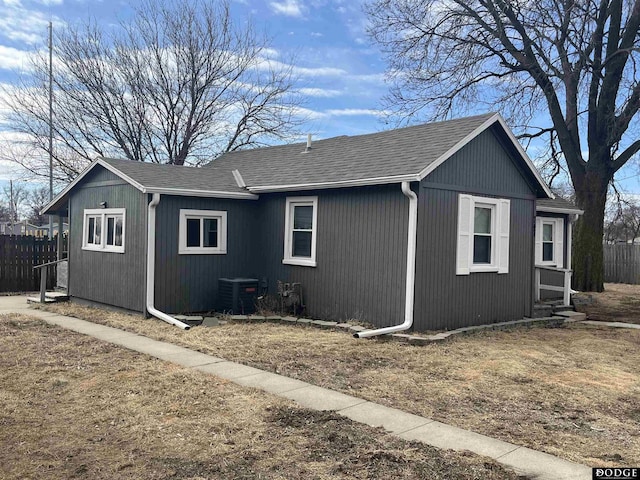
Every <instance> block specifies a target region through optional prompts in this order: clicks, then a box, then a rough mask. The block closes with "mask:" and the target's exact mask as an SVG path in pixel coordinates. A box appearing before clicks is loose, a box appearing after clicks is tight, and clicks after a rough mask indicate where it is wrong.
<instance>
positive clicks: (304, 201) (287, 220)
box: [282, 196, 318, 267]
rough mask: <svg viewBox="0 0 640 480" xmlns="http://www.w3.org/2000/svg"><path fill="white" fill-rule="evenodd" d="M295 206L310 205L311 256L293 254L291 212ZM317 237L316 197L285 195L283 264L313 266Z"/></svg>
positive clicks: (315, 264) (314, 263)
mask: <svg viewBox="0 0 640 480" xmlns="http://www.w3.org/2000/svg"><path fill="white" fill-rule="evenodd" d="M296 206H311V207H312V208H313V217H312V220H311V222H312V223H311V256H310V257H294V256H293V251H292V249H293V214H294V208H293V207H296ZM317 238H318V197H315V196H314V197H287V200H286V206H285V217H284V254H283V257H282V263H283V264H285V265H298V266H302V267H315V266H317V263H316V240H317Z"/></svg>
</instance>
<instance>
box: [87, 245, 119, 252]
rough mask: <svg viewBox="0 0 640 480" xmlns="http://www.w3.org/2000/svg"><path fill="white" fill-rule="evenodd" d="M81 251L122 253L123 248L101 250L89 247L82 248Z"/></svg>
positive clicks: (100, 248)
mask: <svg viewBox="0 0 640 480" xmlns="http://www.w3.org/2000/svg"><path fill="white" fill-rule="evenodd" d="M82 250H86V251H88V252H106V253H124V248H102V247H93V246H90V245H85V246H83V247H82Z"/></svg>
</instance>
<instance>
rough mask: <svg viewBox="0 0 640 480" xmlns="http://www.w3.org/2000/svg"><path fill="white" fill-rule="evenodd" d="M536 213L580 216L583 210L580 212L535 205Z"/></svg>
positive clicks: (575, 209) (577, 209)
mask: <svg viewBox="0 0 640 480" xmlns="http://www.w3.org/2000/svg"><path fill="white" fill-rule="evenodd" d="M536 212H547V213H566V214H568V215H571V214H576V215H582V214H583V213H584V210H580V209H579V208H562V207H545V206H544V205H536Z"/></svg>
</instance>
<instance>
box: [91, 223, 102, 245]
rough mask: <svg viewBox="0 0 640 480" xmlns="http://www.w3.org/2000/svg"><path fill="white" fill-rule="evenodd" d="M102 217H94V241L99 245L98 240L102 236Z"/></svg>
mask: <svg viewBox="0 0 640 480" xmlns="http://www.w3.org/2000/svg"><path fill="white" fill-rule="evenodd" d="M101 235H102V218H101V217H96V235H95V237H94V242H93V243H95V244H96V245H101V244H102V241H101V240H100V239H101V238H102V236H101Z"/></svg>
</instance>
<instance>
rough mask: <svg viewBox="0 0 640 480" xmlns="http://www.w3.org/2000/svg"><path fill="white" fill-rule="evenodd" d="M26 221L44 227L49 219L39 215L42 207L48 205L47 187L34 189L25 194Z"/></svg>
mask: <svg viewBox="0 0 640 480" xmlns="http://www.w3.org/2000/svg"><path fill="white" fill-rule="evenodd" d="M25 203H26V205H27V208H28V210H27V221H28V222H29V223H31V224H33V225H44V224H45V222H46V221H47V220H48V218H49V217H47V216H46V215H40V212H41V211H42V209H43V208H44V206H45V205H46V204H47V203H49V187H36V188H34V189H32V190H30V191H29V192H28V193H27V196H26V199H25Z"/></svg>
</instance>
